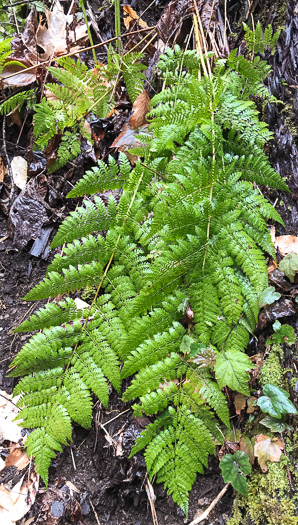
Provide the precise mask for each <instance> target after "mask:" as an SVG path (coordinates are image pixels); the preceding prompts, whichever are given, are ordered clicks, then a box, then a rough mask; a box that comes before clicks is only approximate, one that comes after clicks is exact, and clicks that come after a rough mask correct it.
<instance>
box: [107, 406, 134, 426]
mask: <svg viewBox="0 0 298 525" xmlns="http://www.w3.org/2000/svg"><path fill="white" fill-rule="evenodd" d="M130 410H131V409H130V408H127V410H124V411H123V412H120V414H117V416H115V417H113V418H112V419H109V421H106V422H105V423H103V424H102V425H101V426H102V427H105V426H106V425H108V424H109V423H112V421H115V419H118V417H120V416H122V415H123V414H126V412H129V411H130Z"/></svg>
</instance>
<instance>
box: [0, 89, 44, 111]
mask: <svg viewBox="0 0 298 525" xmlns="http://www.w3.org/2000/svg"><path fill="white" fill-rule="evenodd" d="M35 101H36V89H30V90H28V91H20V92H19V93H16V94H15V95H12V96H11V97H9V98H8V99H7V100H4V102H2V104H0V114H1V115H8V114H9V113H11V112H12V111H14V110H16V109H18V110H19V111H20V110H21V109H22V106H23V105H24V103H25V102H26V105H27V106H28V107H29V108H32V107H33V106H34V104H35Z"/></svg>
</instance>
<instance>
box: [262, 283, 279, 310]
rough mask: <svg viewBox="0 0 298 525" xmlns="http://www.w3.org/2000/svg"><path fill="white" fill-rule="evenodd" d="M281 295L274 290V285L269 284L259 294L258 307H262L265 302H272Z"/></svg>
mask: <svg viewBox="0 0 298 525" xmlns="http://www.w3.org/2000/svg"><path fill="white" fill-rule="evenodd" d="M280 297H281V295H280V293H278V292H276V291H275V288H274V286H269V287H268V288H266V289H265V290H264V291H263V292H262V293H261V295H260V299H259V307H260V308H263V306H266V305H267V304H272V303H274V302H275V301H277V300H278V299H279V298H280Z"/></svg>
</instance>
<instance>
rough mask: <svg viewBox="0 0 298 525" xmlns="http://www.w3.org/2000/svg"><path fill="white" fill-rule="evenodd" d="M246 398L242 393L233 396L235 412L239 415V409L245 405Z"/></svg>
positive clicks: (242, 408)
mask: <svg viewBox="0 0 298 525" xmlns="http://www.w3.org/2000/svg"><path fill="white" fill-rule="evenodd" d="M246 399H247V397H246V396H245V395H244V394H237V396H236V397H235V401H234V403H235V408H236V414H237V415H239V414H240V412H241V410H244V409H245V406H246Z"/></svg>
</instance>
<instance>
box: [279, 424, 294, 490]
mask: <svg viewBox="0 0 298 525" xmlns="http://www.w3.org/2000/svg"><path fill="white" fill-rule="evenodd" d="M280 437H281V440H282V442H283V446H284V448H283V453H284V456H285V457H286V458H287V457H288V456H287V449H286V444H285V440H284V437H283V433H282V432H280ZM286 468H287V475H288V480H289V485H290V489H291V491H292V492H295V487H294V484H293V480H292V474H291V471H290V469H289V465H288V462H287V464H286Z"/></svg>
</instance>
